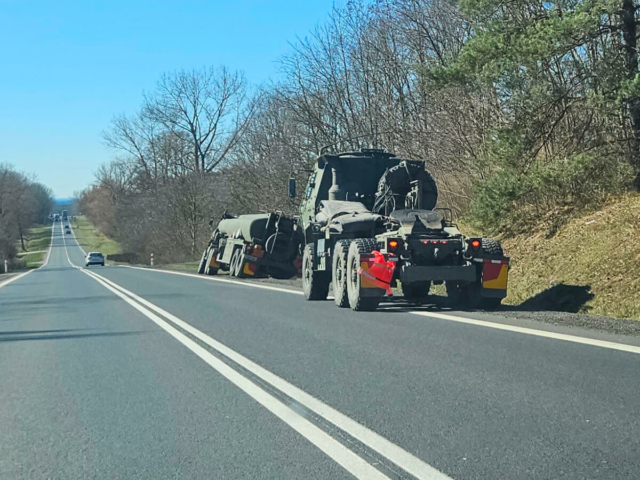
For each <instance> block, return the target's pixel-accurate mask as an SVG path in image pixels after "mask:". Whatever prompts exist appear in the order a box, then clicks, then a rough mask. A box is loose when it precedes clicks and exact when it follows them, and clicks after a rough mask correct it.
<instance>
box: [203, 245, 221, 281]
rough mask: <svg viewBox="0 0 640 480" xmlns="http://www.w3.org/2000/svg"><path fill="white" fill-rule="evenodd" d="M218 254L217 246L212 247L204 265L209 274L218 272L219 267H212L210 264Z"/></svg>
mask: <svg viewBox="0 0 640 480" xmlns="http://www.w3.org/2000/svg"><path fill="white" fill-rule="evenodd" d="M216 255H217V252H216V249H215V248H210V249H209V254H208V255H207V258H206V260H205V266H204V271H205V273H206V274H207V275H216V274H217V273H218V269H217V268H216V267H210V266H209V265H211V260H213V259H214V258H215V257H216Z"/></svg>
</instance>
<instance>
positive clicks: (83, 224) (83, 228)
mask: <svg viewBox="0 0 640 480" xmlns="http://www.w3.org/2000/svg"><path fill="white" fill-rule="evenodd" d="M71 226H72V227H73V233H74V234H75V236H76V240H77V241H78V244H79V245H80V246H81V247H82V248H83V249H84V250H85V252H102V254H103V255H105V256H106V255H112V254H114V253H122V248H121V247H120V245H119V244H118V243H117V242H115V241H114V240H111V239H110V238H108V237H106V236H105V235H103V234H102V233H101V232H100V231H99V230H98V229H97V228H96V227H94V226H93V224H92V223H90V222H89V220H87V219H86V218H85V217H84V216H76V217H74V219H73V220H71Z"/></svg>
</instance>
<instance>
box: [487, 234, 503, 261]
mask: <svg viewBox="0 0 640 480" xmlns="http://www.w3.org/2000/svg"><path fill="white" fill-rule="evenodd" d="M482 251H483V252H484V253H486V254H488V255H490V256H492V257H504V252H503V251H502V245H500V242H499V241H498V240H494V239H493V238H483V239H482Z"/></svg>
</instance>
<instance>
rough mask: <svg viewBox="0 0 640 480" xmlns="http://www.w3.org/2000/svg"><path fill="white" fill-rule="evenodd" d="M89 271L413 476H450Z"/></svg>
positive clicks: (420, 477)
mask: <svg viewBox="0 0 640 480" xmlns="http://www.w3.org/2000/svg"><path fill="white" fill-rule="evenodd" d="M83 272H85V273H86V272H87V271H86V270H83ZM90 273H91V275H92V276H94V277H97V278H99V279H100V280H102V281H104V282H105V283H107V284H108V285H109V286H111V287H113V288H115V289H117V290H118V291H119V292H122V293H123V294H126V295H128V296H129V297H131V298H132V299H134V300H136V301H137V302H139V303H140V304H142V305H144V306H145V307H147V308H149V309H150V310H153V311H155V312H156V313H158V314H160V315H162V316H163V317H165V318H166V319H167V320H169V321H171V322H173V323H174V324H175V325H177V326H179V327H180V328H182V329H183V330H185V331H187V332H189V333H190V334H191V335H193V336H194V337H196V338H197V339H199V340H201V341H202V342H204V343H205V344H207V345H209V346H210V347H211V348H213V349H214V350H216V351H218V352H219V353H221V354H222V355H224V356H226V357H227V358H229V359H231V360H232V361H234V362H235V363H237V364H238V365H240V366H242V367H243V368H245V369H246V370H248V371H249V372H251V373H252V374H254V375H255V376H257V377H258V378H260V379H262V380H263V381H265V382H267V383H268V384H270V385H271V386H273V387H275V388H276V389H278V390H280V391H281V392H283V393H284V394H286V395H288V396H289V397H291V398H293V399H294V400H296V401H297V402H298V403H300V404H301V405H304V406H305V407H307V408H308V409H309V410H311V411H313V412H314V413H316V414H317V415H319V416H320V417H323V418H324V419H325V420H327V421H329V422H330V423H332V424H334V425H335V426H337V427H338V428H340V429H342V430H344V431H345V432H347V433H348V434H349V435H351V436H352V437H354V438H356V439H358V440H359V441H360V442H362V443H363V444H365V445H366V446H368V447H369V448H371V449H373V450H375V451H376V452H378V453H379V454H380V455H382V456H384V457H386V458H387V459H389V460H390V461H391V462H393V463H395V464H396V465H398V466H399V467H401V468H402V469H404V470H405V471H406V472H408V473H410V474H411V475H413V476H415V477H416V478H419V479H421V480H432V479H447V478H449V477H447V476H446V475H445V474H443V473H441V472H440V471H438V470H436V469H435V468H433V467H432V466H431V465H429V464H428V463H426V462H424V461H422V460H420V459H419V458H417V457H415V456H414V455H412V454H411V453H409V452H407V451H406V450H404V449H402V448H401V447H399V446H397V445H396V444H394V443H392V442H390V441H389V440H387V439H386V438H384V437H382V436H381V435H379V434H377V433H376V432H374V431H373V430H370V429H368V428H367V427H365V426H363V425H361V424H359V423H358V422H356V421H355V420H352V419H351V418H350V417H348V416H346V415H344V414H343V413H341V412H339V411H337V410H335V409H334V408H332V407H330V406H329V405H327V404H326V403H324V402H322V401H321V400H318V399H317V398H315V397H313V396H312V395H310V394H308V393H307V392H305V391H304V390H301V389H300V388H298V387H296V386H294V385H292V384H291V383H289V382H287V381H286V380H284V379H282V378H280V377H278V376H277V375H275V374H274V373H271V372H270V371H269V370H267V369H265V368H263V367H261V366H260V365H258V364H256V363H254V362H253V361H251V360H249V359H248V358H246V357H244V356H243V355H241V354H240V353H238V352H236V351H235V350H232V349H231V348H229V347H227V346H226V345H224V344H222V343H220V342H219V341H217V340H214V339H213V338H211V337H210V336H208V335H206V334H205V333H203V332H201V331H200V330H198V329H197V328H195V327H193V326H191V325H189V324H188V323H186V322H185V321H183V320H180V319H179V318H178V317H176V316H174V315H172V314H171V313H169V312H167V311H166V310H163V309H161V308H160V307H158V306H156V305H154V304H153V303H151V302H149V301H147V300H145V299H144V298H142V297H140V296H138V295H136V294H135V293H133V292H131V291H129V290H126V289H125V288H123V287H121V286H120V285H118V284H117V283H115V282H113V281H111V280H109V279H107V278H105V277H103V276H102V275H99V274H97V273H95V272H90Z"/></svg>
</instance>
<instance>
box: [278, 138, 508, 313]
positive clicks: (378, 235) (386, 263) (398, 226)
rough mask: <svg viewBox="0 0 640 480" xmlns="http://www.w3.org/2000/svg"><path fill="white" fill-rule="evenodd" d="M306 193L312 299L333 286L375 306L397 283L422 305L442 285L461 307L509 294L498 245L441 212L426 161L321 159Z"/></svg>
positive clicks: (369, 154)
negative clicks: (466, 231)
mask: <svg viewBox="0 0 640 480" xmlns="http://www.w3.org/2000/svg"><path fill="white" fill-rule="evenodd" d="M290 190H295V186H293V188H292V186H291V183H290ZM303 195H304V196H303V198H302V202H301V205H300V219H299V225H300V227H301V229H302V231H303V234H304V248H303V258H302V286H303V291H304V295H305V298H306V299H307V300H324V299H326V298H327V296H328V293H329V286H330V284H332V285H333V295H334V299H335V303H336V304H337V305H338V306H339V307H349V306H350V307H351V308H352V309H353V310H375V309H376V308H377V307H378V305H379V303H380V301H381V300H382V298H383V297H384V296H385V295H391V294H392V288H394V287H397V286H398V283H399V284H400V286H401V288H402V292H403V294H404V297H405V298H406V299H407V300H408V301H411V302H415V303H422V302H424V300H425V298H426V296H427V294H428V293H429V289H430V287H431V285H432V284H442V283H445V285H446V289H447V293H448V296H449V297H451V299H452V300H453V301H454V302H455V303H456V304H458V305H460V304H462V305H465V306H469V307H478V306H482V307H485V308H487V307H495V306H497V305H499V304H500V302H501V300H502V298H504V297H505V296H506V292H507V275H508V266H509V259H508V258H507V257H505V256H504V254H503V251H502V248H501V246H500V244H499V242H497V241H496V240H493V239H488V238H467V237H465V236H464V235H463V234H462V233H461V232H460V231H459V230H458V228H457V227H456V225H455V224H454V223H453V218H452V215H451V211H450V210H447V209H437V208H435V207H436V203H437V199H438V190H437V187H436V183H435V181H434V179H433V177H432V176H431V174H430V173H429V172H427V171H426V169H425V164H424V161H421V160H406V159H401V158H397V157H395V155H393V154H392V153H388V152H385V151H384V150H379V149H364V150H360V151H357V152H344V153H339V154H336V155H330V154H325V155H321V156H320V157H319V158H318V159H317V161H316V164H315V166H314V168H313V171H312V172H311V174H310V176H309V180H308V184H307V188H306V190H305V192H304V194H303Z"/></svg>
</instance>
